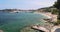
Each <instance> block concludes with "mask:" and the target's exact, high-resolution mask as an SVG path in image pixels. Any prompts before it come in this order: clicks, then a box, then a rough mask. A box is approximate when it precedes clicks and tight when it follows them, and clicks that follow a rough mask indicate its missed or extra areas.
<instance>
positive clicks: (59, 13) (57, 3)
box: [54, 0, 60, 20]
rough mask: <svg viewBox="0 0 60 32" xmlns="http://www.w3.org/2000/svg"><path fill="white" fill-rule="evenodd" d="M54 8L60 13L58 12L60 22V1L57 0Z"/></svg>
mask: <svg viewBox="0 0 60 32" xmlns="http://www.w3.org/2000/svg"><path fill="white" fill-rule="evenodd" d="M54 7H56V8H57V9H58V10H59V11H58V18H57V19H58V20H60V0H57V2H55V4H54Z"/></svg>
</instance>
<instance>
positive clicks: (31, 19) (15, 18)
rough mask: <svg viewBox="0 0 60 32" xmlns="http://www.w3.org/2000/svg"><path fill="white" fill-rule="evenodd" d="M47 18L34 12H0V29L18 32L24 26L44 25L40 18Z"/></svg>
mask: <svg viewBox="0 0 60 32" xmlns="http://www.w3.org/2000/svg"><path fill="white" fill-rule="evenodd" d="M44 18H47V17H45V16H43V15H41V14H34V13H28V12H27V13H25V12H20V13H6V12H0V30H3V31H4V32H20V30H22V29H23V28H24V27H26V26H29V25H33V24H41V25H44V22H43V20H42V19H44Z"/></svg>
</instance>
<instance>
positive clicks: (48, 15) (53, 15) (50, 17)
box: [34, 12, 57, 22]
mask: <svg viewBox="0 0 60 32" xmlns="http://www.w3.org/2000/svg"><path fill="white" fill-rule="evenodd" d="M34 13H36V14H41V15H43V16H46V17H48V19H49V20H51V22H56V21H57V15H55V14H52V13H51V12H34Z"/></svg>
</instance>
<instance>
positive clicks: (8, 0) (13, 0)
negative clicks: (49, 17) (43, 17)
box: [0, 0, 56, 9]
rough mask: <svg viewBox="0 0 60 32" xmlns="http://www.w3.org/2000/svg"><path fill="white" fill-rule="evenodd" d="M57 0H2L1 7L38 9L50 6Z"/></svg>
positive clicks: (0, 1) (0, 0)
mask: <svg viewBox="0 0 60 32" xmlns="http://www.w3.org/2000/svg"><path fill="white" fill-rule="evenodd" d="M55 1H56V0H0V9H38V8H43V7H49V6H52V5H53V4H54V2H55Z"/></svg>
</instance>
